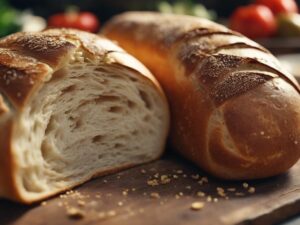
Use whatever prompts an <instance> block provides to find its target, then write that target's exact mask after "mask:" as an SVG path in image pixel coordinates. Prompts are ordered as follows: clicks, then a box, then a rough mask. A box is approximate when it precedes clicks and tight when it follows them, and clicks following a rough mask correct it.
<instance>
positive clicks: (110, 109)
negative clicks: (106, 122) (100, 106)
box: [108, 106, 123, 113]
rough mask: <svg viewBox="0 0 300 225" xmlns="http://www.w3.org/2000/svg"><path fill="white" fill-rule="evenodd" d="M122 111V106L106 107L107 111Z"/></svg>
mask: <svg viewBox="0 0 300 225" xmlns="http://www.w3.org/2000/svg"><path fill="white" fill-rule="evenodd" d="M122 111H123V108H122V107H120V106H112V107H110V108H109V109H108V112H111V113H121V112H122Z"/></svg>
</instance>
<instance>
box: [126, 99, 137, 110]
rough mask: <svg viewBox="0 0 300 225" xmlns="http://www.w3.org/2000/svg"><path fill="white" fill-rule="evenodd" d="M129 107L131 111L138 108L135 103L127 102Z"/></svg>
mask: <svg viewBox="0 0 300 225" xmlns="http://www.w3.org/2000/svg"><path fill="white" fill-rule="evenodd" d="M127 105H128V107H129V108H130V109H133V108H134V107H135V106H136V104H135V103H134V102H133V101H130V100H128V101H127Z"/></svg>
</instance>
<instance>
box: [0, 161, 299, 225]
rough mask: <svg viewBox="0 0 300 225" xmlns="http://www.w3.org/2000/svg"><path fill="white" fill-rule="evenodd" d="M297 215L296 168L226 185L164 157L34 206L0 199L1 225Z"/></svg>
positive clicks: (170, 222)
mask: <svg viewBox="0 0 300 225" xmlns="http://www.w3.org/2000/svg"><path fill="white" fill-rule="evenodd" d="M206 181H208V182H206ZM252 187H253V188H252ZM250 192H251V193H250ZM253 192H254V193H253ZM204 194H205V196H203V195H204ZM195 202H201V203H204V207H203V208H202V209H199V210H195V209H194V210H193V209H192V208H191V206H192V204H193V203H195ZM196 208H197V207H196ZM199 208H200V207H199ZM297 213H300V163H298V164H297V165H296V166H295V167H294V168H293V169H292V170H291V171H290V172H289V173H287V174H284V175H281V176H278V177H273V178H270V179H266V180H260V181H251V182H248V183H245V182H242V181H241V182H228V181H227V182H226V181H222V180H217V179H214V178H212V177H210V176H208V175H207V174H205V173H204V172H202V171H201V170H199V169H198V168H196V167H194V166H192V165H190V164H189V163H188V162H186V161H184V160H182V159H179V157H168V156H165V157H164V158H163V159H161V160H159V161H156V162H153V163H150V164H147V165H144V166H140V167H136V168H132V169H129V170H126V171H123V172H120V173H118V174H114V175H110V176H106V177H101V178H98V179H94V180H93V181H91V182H88V183H86V184H84V185H82V186H81V187H79V188H76V189H74V190H71V191H69V192H67V193H65V194H62V195H60V196H57V197H54V198H52V199H48V200H47V201H45V202H43V203H39V204H36V205H33V206H23V205H18V204H16V203H12V202H9V201H6V200H0V224H1V225H5V224H11V225H27V224H29V225H50V224H51V225H52V224H55V225H69V224H78V225H96V224H103V225H117V224H121V225H127V224H128V225H141V224H143V225H152V224H154V225H160V224H163V225H175V224H182V225H183V224H191V225H193V224H202V225H206V224H207V225H233V224H262V225H268V224H276V223H278V222H280V221H282V220H284V219H286V218H288V217H290V216H293V215H296V214H297Z"/></svg>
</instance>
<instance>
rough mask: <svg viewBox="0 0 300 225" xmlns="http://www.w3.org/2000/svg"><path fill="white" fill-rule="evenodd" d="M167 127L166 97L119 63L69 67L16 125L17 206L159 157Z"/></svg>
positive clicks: (36, 97) (42, 91) (47, 85)
mask: <svg viewBox="0 0 300 225" xmlns="http://www.w3.org/2000/svg"><path fill="white" fill-rule="evenodd" d="M168 126H169V118H168V108H167V104H166V100H165V97H164V96H163V94H162V93H161V92H160V91H158V88H157V86H155V84H154V83H153V82H152V81H151V80H149V79H148V78H146V77H145V76H141V74H139V73H138V72H136V71H134V70H132V69H130V68H126V67H124V66H123V65H119V64H117V63H112V64H97V63H92V62H85V61H82V62H76V63H69V64H67V65H66V66H64V67H63V68H62V69H60V70H59V71H56V72H55V73H54V74H53V75H52V78H51V79H50V80H49V81H48V82H45V83H44V85H43V86H42V87H41V88H40V90H39V91H38V93H36V94H35V95H34V97H33V98H32V99H31V101H30V102H29V104H28V105H27V106H26V107H25V108H24V109H23V112H22V113H19V115H18V118H17V122H15V123H14V127H13V132H12V139H11V146H12V149H13V155H14V161H15V162H14V164H15V165H17V167H16V168H15V176H14V177H15V186H16V187H17V192H18V195H19V197H18V198H19V199H17V200H18V201H22V202H25V203H31V202H34V201H38V200H41V199H43V198H45V197H49V196H52V195H53V194H55V193H59V192H61V191H64V190H67V189H70V188H72V187H74V186H76V185H78V184H81V183H83V182H85V181H87V180H89V179H91V178H92V177H95V176H98V175H103V174H108V173H111V172H112V171H117V170H120V169H122V168H126V167H131V166H134V165H138V164H142V163H145V162H149V161H152V160H154V159H156V158H158V157H159V156H160V155H161V154H162V152H163V149H164V145H165V140H166V136H167V131H168Z"/></svg>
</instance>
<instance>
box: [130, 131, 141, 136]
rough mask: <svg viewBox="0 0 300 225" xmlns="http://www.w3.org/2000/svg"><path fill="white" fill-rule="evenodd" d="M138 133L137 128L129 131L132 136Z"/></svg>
mask: <svg viewBox="0 0 300 225" xmlns="http://www.w3.org/2000/svg"><path fill="white" fill-rule="evenodd" d="M138 133H139V132H138V131H137V130H134V131H132V132H131V134H132V135H133V136H136V135H138Z"/></svg>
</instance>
